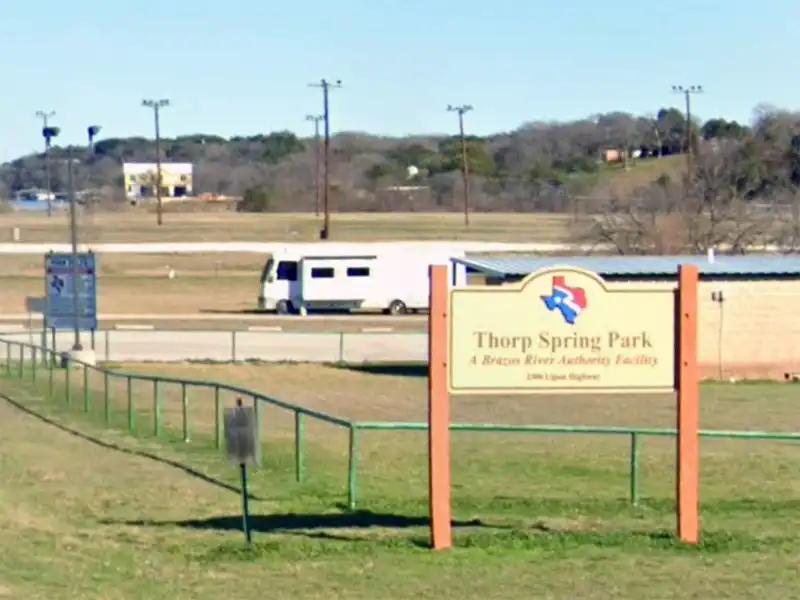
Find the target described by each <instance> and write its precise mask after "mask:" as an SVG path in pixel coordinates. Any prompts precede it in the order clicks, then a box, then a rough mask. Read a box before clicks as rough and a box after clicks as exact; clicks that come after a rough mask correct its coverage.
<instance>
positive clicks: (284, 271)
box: [278, 260, 297, 281]
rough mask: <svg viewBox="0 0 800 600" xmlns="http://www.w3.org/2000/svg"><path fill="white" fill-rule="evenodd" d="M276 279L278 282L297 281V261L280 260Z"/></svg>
mask: <svg viewBox="0 0 800 600" xmlns="http://www.w3.org/2000/svg"><path fill="white" fill-rule="evenodd" d="M278 279H279V280H280V281H297V261H294V260H282V261H281V262H279V263H278Z"/></svg>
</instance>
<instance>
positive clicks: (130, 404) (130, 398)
mask: <svg viewBox="0 0 800 600" xmlns="http://www.w3.org/2000/svg"><path fill="white" fill-rule="evenodd" d="M125 379H126V380H127V381H126V385H127V388H128V389H127V392H128V431H133V426H134V416H133V413H134V410H133V379H132V378H131V377H130V376H128V377H126V378H125Z"/></svg>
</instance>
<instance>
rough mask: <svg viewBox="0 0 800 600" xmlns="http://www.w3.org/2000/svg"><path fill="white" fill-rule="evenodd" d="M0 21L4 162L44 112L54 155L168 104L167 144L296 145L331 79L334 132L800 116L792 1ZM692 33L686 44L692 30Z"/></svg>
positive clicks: (320, 3) (238, 5)
mask: <svg viewBox="0 0 800 600" xmlns="http://www.w3.org/2000/svg"><path fill="white" fill-rule="evenodd" d="M6 4H7V5H8V6H4V7H3V11H2V12H3V14H2V18H1V19H0V53H1V55H2V57H3V61H2V65H3V76H4V83H5V86H4V91H3V93H2V94H0V128H2V129H1V132H0V161H5V160H9V159H11V158H14V157H16V156H18V155H20V154H23V153H27V152H30V151H32V150H35V149H38V148H39V147H40V146H41V143H42V141H41V137H40V131H39V129H40V125H39V123H37V119H36V117H35V116H34V114H35V112H36V111H37V110H39V109H47V110H55V111H56V112H57V117H56V119H55V120H54V121H55V124H57V125H59V126H60V127H61V128H62V131H63V134H62V138H61V140H62V141H63V142H83V140H84V137H85V133H84V132H85V127H86V125H88V124H90V123H98V124H100V125H102V127H103V131H102V136H106V137H123V136H129V135H137V134H139V135H142V134H144V135H148V136H149V135H150V134H151V132H152V113H150V112H148V111H146V110H145V109H143V108H141V106H140V104H141V99H142V98H143V97H165V98H169V99H170V100H171V101H172V106H171V107H169V108H168V109H166V110H165V111H164V115H163V134H164V135H165V136H173V135H180V134H187V133H196V132H204V133H216V134H220V135H224V136H230V135H234V134H248V133H258V132H268V131H272V130H276V129H290V130H293V131H296V132H298V133H301V134H305V133H308V131H309V128H310V125H309V124H308V123H306V122H305V121H304V116H305V115H306V114H307V113H314V112H319V111H320V110H321V95H320V93H319V90H317V89H314V88H309V87H308V83H310V82H312V81H315V80H319V79H320V78H321V77H326V78H328V79H337V78H338V79H341V80H342V82H343V85H344V87H343V88H342V89H340V90H336V91H334V92H332V94H331V115H332V129H333V130H334V131H337V130H338V131H341V130H350V131H352V130H358V131H369V132H373V133H380V134H387V135H402V134H408V133H423V132H425V133H427V132H447V131H452V130H453V128H454V127H455V124H456V122H455V117H454V115H452V114H447V113H446V112H445V107H446V106H447V104H448V103H468V104H472V105H473V106H474V107H475V110H474V112H472V113H470V114H469V115H468V117H467V127H468V129H469V130H470V131H473V132H476V133H481V134H485V133H488V132H493V131H505V130H511V129H514V128H516V127H518V126H519V125H520V124H522V123H524V122H527V121H533V120H565V119H573V118H578V117H582V116H587V115H590V114H592V113H597V112H604V111H610V110H625V111H631V112H634V113H647V112H654V111H655V110H657V109H658V107H660V106H663V105H666V104H670V103H677V102H676V101H677V100H679V98H676V97H675V96H673V95H671V94H670V93H669V90H670V86H671V85H672V84H683V85H689V84H702V85H703V86H704V87H705V88H706V90H707V93H706V94H704V95H703V96H699V97H697V98H696V100H695V111H696V113H697V114H698V115H700V116H704V117H709V116H716V115H722V116H725V117H728V118H736V119H740V120H749V119H750V118H751V116H752V111H753V108H754V107H755V106H756V105H757V104H760V103H769V104H773V105H777V106H780V107H786V108H793V107H795V106H797V105H798V104H800V83H797V76H796V71H797V67H796V50H795V43H794V41H795V39H796V37H797V35H796V25H797V23H798V22H800V2H797V1H796V0H759V1H756V0H724V1H723V0H693V1H692V0H671V1H670V2H647V1H644V0H641V1H638V2H634V1H629V0H617V1H616V2H614V1H608V2H602V1H600V0H570V1H568V2H554V1H545V0H527V1H524V0H491V1H489V2H486V1H478V0H403V1H398V0H305V1H302V2H300V1H295V2H291V1H289V2H276V1H270V0H228V1H227V2H211V1H210V0H192V1H190V0H137V1H136V2H115V1H113V0H70V1H68V2H65V1H63V0H28V1H27V2H7V3H6ZM687 19H688V22H689V23H690V26H689V27H687Z"/></svg>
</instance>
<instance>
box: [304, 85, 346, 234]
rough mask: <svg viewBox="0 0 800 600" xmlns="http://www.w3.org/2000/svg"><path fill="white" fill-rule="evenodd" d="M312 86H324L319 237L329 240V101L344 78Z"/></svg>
mask: <svg viewBox="0 0 800 600" xmlns="http://www.w3.org/2000/svg"><path fill="white" fill-rule="evenodd" d="M309 86H310V87H317V88H322V120H323V121H324V123H325V146H324V161H323V162H324V175H323V179H324V181H325V183H324V185H323V188H322V194H323V195H322V205H323V210H324V213H325V217H324V220H323V225H322V230H321V231H320V232H319V237H320V239H322V240H327V239H328V238H329V237H330V234H331V213H330V145H331V119H330V106H329V103H328V92H329V90H330V89H331V88H333V89H336V88H341V87H342V80H341V79H337V80H336V81H335V82H330V81H328V80H327V79H320V81H319V83H310V84H309Z"/></svg>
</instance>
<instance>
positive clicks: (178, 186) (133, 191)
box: [122, 163, 194, 201]
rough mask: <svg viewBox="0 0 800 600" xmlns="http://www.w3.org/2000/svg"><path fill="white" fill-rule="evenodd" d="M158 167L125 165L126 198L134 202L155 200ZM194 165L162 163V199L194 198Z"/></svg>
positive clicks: (151, 165) (142, 164)
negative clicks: (146, 199)
mask: <svg viewBox="0 0 800 600" xmlns="http://www.w3.org/2000/svg"><path fill="white" fill-rule="evenodd" d="M157 172H158V167H157V165H156V163H123V165H122V176H123V181H124V186H125V196H126V197H127V198H128V199H130V200H132V201H135V200H140V199H144V198H154V197H155V196H156V181H157V179H158V177H157ZM193 187H194V186H193V181H192V164H191V163H161V196H162V198H182V197H185V196H193V195H194V189H193Z"/></svg>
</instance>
